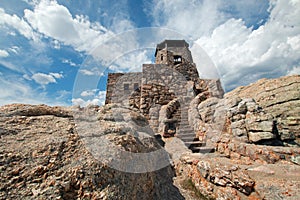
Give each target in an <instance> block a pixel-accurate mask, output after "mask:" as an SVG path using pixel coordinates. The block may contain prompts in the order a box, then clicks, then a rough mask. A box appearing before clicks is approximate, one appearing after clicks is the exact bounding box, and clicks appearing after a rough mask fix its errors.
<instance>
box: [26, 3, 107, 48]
mask: <svg viewBox="0 0 300 200" xmlns="http://www.w3.org/2000/svg"><path fill="white" fill-rule="evenodd" d="M24 13H25V14H24V17H25V19H26V20H27V21H28V22H29V24H30V25H31V26H32V27H33V29H34V30H36V31H38V32H39V33H42V34H43V35H45V36H46V37H50V38H52V39H55V40H56V41H60V42H62V43H64V44H66V45H71V46H73V47H74V48H75V49H76V50H78V51H86V52H89V51H90V50H91V49H93V47H94V46H95V45H96V44H97V43H99V42H103V41H105V40H106V39H107V38H108V37H110V36H111V35H112V33H111V32H110V31H108V30H107V29H106V28H104V27H103V26H101V25H100V24H99V23H91V22H90V21H89V19H88V18H87V17H86V16H83V15H75V17H73V16H72V15H71V13H70V12H69V10H68V9H67V8H66V7H64V6H63V5H60V4H58V3H57V2H56V1H50V0H42V1H40V3H39V4H37V5H35V7H34V10H29V9H26V10H24ZM56 43H57V42H56ZM56 46H57V45H56Z"/></svg>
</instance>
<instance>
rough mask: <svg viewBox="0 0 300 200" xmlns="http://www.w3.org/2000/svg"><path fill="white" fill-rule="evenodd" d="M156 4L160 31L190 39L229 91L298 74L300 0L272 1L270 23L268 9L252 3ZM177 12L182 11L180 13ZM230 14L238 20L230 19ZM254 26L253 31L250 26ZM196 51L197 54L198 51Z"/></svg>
mask: <svg viewBox="0 0 300 200" xmlns="http://www.w3.org/2000/svg"><path fill="white" fill-rule="evenodd" d="M157 3H158V4H157V6H155V8H154V11H155V12H154V17H155V16H158V14H160V15H159V16H160V17H156V20H157V21H158V22H159V23H160V24H161V25H164V26H166V27H170V28H173V29H175V30H178V31H182V33H184V34H186V35H191V36H192V38H194V41H195V42H196V44H197V45H199V46H201V47H202V48H203V49H204V51H205V52H207V54H208V55H209V57H210V58H211V61H209V62H208V63H209V65H208V66H210V64H212V63H214V64H216V66H217V67H218V71H219V73H220V76H221V79H222V81H223V83H224V85H225V87H226V88H225V89H226V90H231V89H233V88H235V87H237V86H239V85H245V84H249V83H251V82H254V81H256V80H257V79H260V78H263V77H266V78H272V77H278V76H283V75H287V74H289V73H296V72H298V68H297V67H298V66H299V64H300V21H299V18H300V1H299V0H288V1H287V0H270V2H269V9H268V12H269V16H268V18H267V17H265V18H263V17H264V16H265V13H267V11H262V10H261V9H260V6H261V7H264V6H265V4H264V3H263V2H262V1H253V4H252V3H251V4H245V5H247V6H243V4H240V3H237V1H234V0H231V1H207V0H203V1H197V2H195V3H194V2H193V3H190V4H186V2H185V1H183V0H176V1H158V2H157ZM184 4H186V5H184ZM232 5H235V7H232ZM177 7H180V9H179V11H177V12H175V9H176V8H177ZM230 8H232V9H231V10H235V11H236V13H238V14H236V13H233V12H231V13H228V12H227V11H228V10H229V11H230ZM249 8H255V10H256V11H257V12H258V13H259V12H261V13H262V14H261V15H262V19H261V20H259V18H258V19H256V18H255V17H259V16H258V15H254V14H253V13H254V12H251V11H250V10H251V9H249ZM226 9H227V10H226ZM201 11H203V12H201ZM253 16H255V17H253ZM205 17H207V19H206V18H205ZM239 17H240V18H239ZM243 17H244V18H243ZM252 17H253V18H252ZM191 19H197V20H191ZM255 19H256V21H255ZM249 21H251V22H252V26H249ZM254 26H256V27H254ZM191 49H192V52H193V53H194V52H195V51H196V50H197V49H196V45H195V46H193V47H192V48H191ZM194 56H195V55H194ZM196 56H197V55H196ZM200 62H201V60H200ZM205 62H206V61H205ZM197 64H198V63H197ZM198 65H199V64H198ZM200 65H201V63H200ZM212 66H213V64H212ZM210 69H211V68H210V67H207V70H206V71H205V69H204V72H205V73H209V70H210ZM202 71H203V68H202ZM212 74H215V72H214V73H212Z"/></svg>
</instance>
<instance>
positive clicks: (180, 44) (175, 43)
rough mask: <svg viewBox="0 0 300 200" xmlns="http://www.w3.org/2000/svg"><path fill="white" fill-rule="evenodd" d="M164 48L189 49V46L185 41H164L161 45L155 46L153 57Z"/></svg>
mask: <svg viewBox="0 0 300 200" xmlns="http://www.w3.org/2000/svg"><path fill="white" fill-rule="evenodd" d="M166 47H189V44H188V43H187V42H186V41H185V40H164V41H163V42H162V43H159V44H157V46H156V50H155V56H156V54H157V51H160V50H162V49H164V48H166Z"/></svg>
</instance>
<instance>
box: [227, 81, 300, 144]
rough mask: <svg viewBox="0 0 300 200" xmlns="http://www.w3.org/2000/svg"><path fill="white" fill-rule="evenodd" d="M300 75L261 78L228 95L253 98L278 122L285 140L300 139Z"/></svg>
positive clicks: (282, 137)
mask: <svg viewBox="0 0 300 200" xmlns="http://www.w3.org/2000/svg"><path fill="white" fill-rule="evenodd" d="M299 88H300V75H294V76H285V77H281V78H278V79H269V80H268V79H261V80H259V81H257V82H256V83H253V84H251V85H249V86H244V87H239V88H237V89H235V90H233V91H232V92H229V93H227V94H226V95H227V96H239V97H241V98H249V97H250V98H253V99H254V100H255V102H257V104H258V105H259V106H260V107H261V108H262V109H263V110H264V111H265V112H267V113H269V114H271V115H272V116H273V117H274V119H276V123H277V126H276V127H277V131H278V134H279V136H280V138H281V140H283V141H289V140H295V139H296V141H298V143H299V140H300V89H299Z"/></svg>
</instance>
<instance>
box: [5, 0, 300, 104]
mask: <svg viewBox="0 0 300 200" xmlns="http://www.w3.org/2000/svg"><path fill="white" fill-rule="evenodd" d="M299 19H300V0H269V1H268V0H214V1H211V0H191V1H186V0H172V1H168V0H152V1H150V0H148V1H146V0H127V1H126V0H123V1H120V0H56V1H50V0H1V1H0V91H1V92H0V105H4V104H9V103H32V104H39V103H45V104H49V105H72V104H80V105H87V104H89V103H94V104H101V103H103V100H104V98H105V87H106V86H105V82H106V74H107V72H109V71H121V72H128V71H140V70H141V65H142V63H151V62H153V56H154V48H155V44H157V43H159V42H161V41H162V40H163V39H164V38H166V39H185V40H187V41H188V42H189V43H190V47H191V50H192V53H193V57H194V60H195V62H196V64H197V66H198V70H199V72H200V75H201V77H203V78H216V77H217V78H220V79H221V81H222V83H223V85H224V87H225V89H226V90H227V91H229V90H231V89H234V88H235V87H238V86H240V85H246V84H249V83H252V82H254V81H256V80H258V79H260V78H276V77H280V76H285V75H290V74H299V73H300V20H299ZM151 27H152V28H151ZM217 72H218V73H217Z"/></svg>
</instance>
